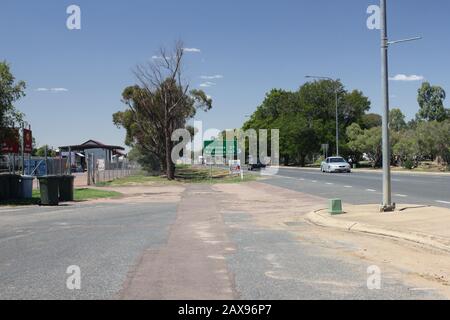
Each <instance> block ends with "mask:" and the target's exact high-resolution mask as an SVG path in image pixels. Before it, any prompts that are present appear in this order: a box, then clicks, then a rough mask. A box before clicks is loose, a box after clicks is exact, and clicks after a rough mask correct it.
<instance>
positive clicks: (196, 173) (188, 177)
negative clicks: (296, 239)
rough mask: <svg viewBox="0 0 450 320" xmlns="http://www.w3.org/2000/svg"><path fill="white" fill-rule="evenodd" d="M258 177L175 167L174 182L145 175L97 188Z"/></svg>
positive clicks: (214, 181)
mask: <svg viewBox="0 0 450 320" xmlns="http://www.w3.org/2000/svg"><path fill="white" fill-rule="evenodd" d="M257 178H258V176H257V175H256V174H253V173H248V172H245V174H244V180H241V177H240V176H238V175H233V176H232V175H230V173H229V171H228V170H227V169H222V168H212V170H211V168H209V167H200V166H188V165H180V166H177V168H176V171H175V180H174V181H169V180H167V179H166V177H165V176H149V175H145V174H141V175H135V176H130V177H126V178H121V179H116V180H114V181H111V182H104V183H99V184H97V186H99V187H125V186H142V185H152V184H183V183H207V184H216V183H241V182H250V181H255V180H257Z"/></svg>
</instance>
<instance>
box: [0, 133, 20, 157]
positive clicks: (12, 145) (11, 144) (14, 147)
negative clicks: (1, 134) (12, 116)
mask: <svg viewBox="0 0 450 320" xmlns="http://www.w3.org/2000/svg"><path fill="white" fill-rule="evenodd" d="M5 131H6V137H5V138H4V140H3V141H1V147H2V153H15V154H18V153H19V130H18V129H6V130H5Z"/></svg>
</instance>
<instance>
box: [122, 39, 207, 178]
mask: <svg viewBox="0 0 450 320" xmlns="http://www.w3.org/2000/svg"><path fill="white" fill-rule="evenodd" d="M183 57H184V47H183V43H182V42H181V41H179V42H177V43H176V44H175V47H174V49H173V50H172V51H168V50H166V49H165V48H161V49H160V50H159V56H157V57H154V58H153V60H152V61H151V62H149V63H147V64H144V65H139V66H137V67H136V70H135V72H134V73H135V76H136V78H137V80H138V81H139V86H138V87H137V88H136V87H135V88H134V90H133V99H132V101H133V103H129V104H128V106H129V107H130V109H131V110H132V111H133V114H134V117H135V121H136V125H137V127H138V129H139V130H138V131H139V132H140V134H141V136H142V137H145V139H146V141H143V142H142V147H144V148H146V149H148V150H149V151H151V152H153V153H155V154H157V153H159V154H160V153H161V152H162V153H163V155H164V161H165V163H164V168H165V170H166V173H167V178H168V179H169V180H173V179H174V178H175V164H174V163H173V161H172V158H171V151H172V149H173V142H172V133H173V132H174V131H175V130H177V129H180V128H184V127H185V125H186V121H187V119H189V118H191V117H193V116H194V115H195V113H196V109H197V108H199V107H202V108H203V109H204V110H205V111H207V110H209V109H210V108H211V104H212V101H211V99H209V98H208V97H207V96H206V94H205V93H204V92H203V91H201V90H192V91H189V84H188V83H187V82H186V81H183V77H182V66H183ZM141 140H142V139H141Z"/></svg>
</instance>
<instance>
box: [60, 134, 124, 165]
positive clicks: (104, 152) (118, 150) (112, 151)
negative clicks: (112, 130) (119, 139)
mask: <svg viewBox="0 0 450 320" xmlns="http://www.w3.org/2000/svg"><path fill="white" fill-rule="evenodd" d="M59 150H60V154H62V153H63V152H68V155H69V156H68V157H69V161H70V162H71V164H70V167H72V166H73V165H74V164H73V163H72V156H71V155H72V153H75V154H76V155H78V156H79V157H80V165H81V166H82V168H83V169H86V158H87V157H93V158H94V159H96V160H104V165H105V168H104V169H105V170H109V169H110V168H111V163H112V161H113V158H114V157H117V156H118V157H121V156H124V153H123V152H122V151H124V150H125V148H123V147H121V146H114V145H106V144H104V143H101V142H98V141H95V140H88V141H86V142H85V143H83V144H80V145H71V146H62V147H59ZM76 164H77V161H76V163H75V165H76Z"/></svg>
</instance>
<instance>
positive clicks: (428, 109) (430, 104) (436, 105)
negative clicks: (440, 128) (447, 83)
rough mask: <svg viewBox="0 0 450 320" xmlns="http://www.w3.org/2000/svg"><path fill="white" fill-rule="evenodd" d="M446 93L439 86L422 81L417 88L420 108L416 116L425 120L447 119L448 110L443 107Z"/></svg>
mask: <svg viewBox="0 0 450 320" xmlns="http://www.w3.org/2000/svg"><path fill="white" fill-rule="evenodd" d="M445 98H446V93H445V91H444V89H442V88H441V87H439V86H431V85H430V83H429V82H424V83H423V84H422V87H421V88H420V89H419V90H418V97H417V102H418V103H419V106H420V110H419V113H418V114H417V118H418V119H420V120H426V121H439V122H440V121H444V120H446V119H448V114H449V111H448V110H446V109H445V107H444V100H445Z"/></svg>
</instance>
